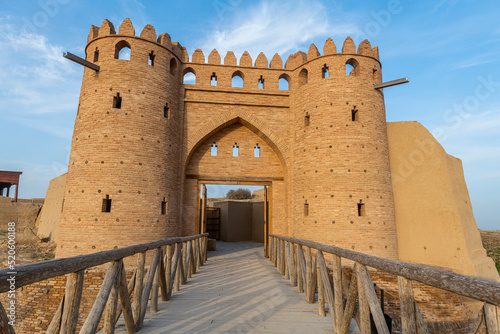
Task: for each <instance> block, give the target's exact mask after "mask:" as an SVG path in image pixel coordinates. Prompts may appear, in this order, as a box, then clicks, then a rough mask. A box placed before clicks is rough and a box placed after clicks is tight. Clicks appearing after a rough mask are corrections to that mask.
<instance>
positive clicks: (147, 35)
mask: <svg viewBox="0 0 500 334" xmlns="http://www.w3.org/2000/svg"><path fill="white" fill-rule="evenodd" d="M108 36H114V37H135V38H141V39H144V40H147V41H150V42H153V43H156V44H159V45H161V46H163V47H165V48H167V49H168V50H170V51H172V52H173V53H174V54H176V55H177V56H178V57H179V58H180V60H181V61H182V62H183V63H185V64H188V63H193V64H210V65H226V66H242V67H256V68H271V69H285V70H294V69H296V68H298V67H299V66H301V65H302V64H304V63H306V62H309V61H311V60H313V59H315V58H318V57H321V56H328V55H335V54H338V55H358V56H365V57H370V58H374V59H376V60H377V61H380V58H379V51H378V47H377V46H375V47H372V46H371V44H370V42H369V41H368V40H367V39H365V40H364V41H362V42H361V43H360V44H359V45H358V47H357V49H356V44H355V43H354V41H353V40H352V38H351V37H347V38H346V39H345V41H344V43H343V45H342V49H341V52H339V53H337V46H336V45H335V42H334V41H333V40H332V39H331V38H328V39H327V40H326V42H325V44H324V46H323V54H321V53H320V52H319V50H318V48H317V47H316V45H315V44H314V43H313V44H311V45H310V47H309V50H308V52H307V53H305V52H303V51H297V52H295V53H293V54H290V55H289V56H288V59H287V60H286V62H285V64H284V65H285V66H284V68H283V60H282V58H281V56H280V55H279V54H278V53H275V54H274V56H273V57H272V59H271V62H269V60H268V58H267V56H266V55H265V54H264V53H263V52H260V53H259V55H258V56H257V58H256V59H255V62H254V61H253V59H252V57H251V56H250V54H249V53H248V51H245V52H243V54H242V56H241V57H240V60H239V62H238V60H237V58H236V56H235V54H234V52H233V51H228V52H227V53H226V56H225V57H224V62H223V63H222V57H221V56H220V53H219V51H218V50H217V49H213V50H212V51H211V52H210V54H209V55H208V59H207V58H206V57H205V54H204V53H203V51H202V50H201V49H196V50H195V51H194V52H193V53H192V55H191V57H190V56H189V53H188V51H187V49H186V48H185V47H182V46H181V44H180V43H179V42H172V40H171V37H170V35H169V34H167V33H162V34H160V35H158V36H157V34H156V30H155V28H154V27H153V26H152V25H150V24H147V25H146V26H145V27H144V28H143V29H142V31H141V34H140V36H136V34H135V29H134V27H133V25H132V21H131V20H130V19H129V18H126V19H125V20H123V22H122V24H121V25H120V27H119V28H118V33H117V32H116V30H115V27H114V25H113V23H112V22H110V21H109V20H107V19H105V20H104V21H103V22H102V24H101V26H100V27H96V26H94V25H92V26H91V28H90V33H89V36H88V39H87V45H88V44H90V43H91V42H92V41H93V40H95V39H98V38H102V37H108Z"/></svg>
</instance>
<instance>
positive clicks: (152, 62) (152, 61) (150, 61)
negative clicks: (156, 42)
mask: <svg viewBox="0 0 500 334" xmlns="http://www.w3.org/2000/svg"><path fill="white" fill-rule="evenodd" d="M155 57H156V55H155V52H154V51H151V53H150V54H149V58H148V64H149V65H150V66H155Z"/></svg>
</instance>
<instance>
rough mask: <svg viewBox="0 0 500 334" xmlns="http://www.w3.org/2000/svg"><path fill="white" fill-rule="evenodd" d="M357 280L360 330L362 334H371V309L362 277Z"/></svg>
mask: <svg viewBox="0 0 500 334" xmlns="http://www.w3.org/2000/svg"><path fill="white" fill-rule="evenodd" d="M357 280H358V304H359V321H358V328H359V330H360V332H361V333H362V334H370V333H371V329H370V326H371V323H370V307H369V306H368V301H367V300H366V295H365V290H364V289H363V284H362V283H361V277H360V276H359V275H358V276H357Z"/></svg>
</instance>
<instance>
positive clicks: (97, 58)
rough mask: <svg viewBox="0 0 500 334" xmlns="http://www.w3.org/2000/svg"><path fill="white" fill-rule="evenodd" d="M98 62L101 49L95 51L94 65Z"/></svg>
mask: <svg viewBox="0 0 500 334" xmlns="http://www.w3.org/2000/svg"><path fill="white" fill-rule="evenodd" d="M98 61H99V49H98V48H95V51H94V63H96V62H98Z"/></svg>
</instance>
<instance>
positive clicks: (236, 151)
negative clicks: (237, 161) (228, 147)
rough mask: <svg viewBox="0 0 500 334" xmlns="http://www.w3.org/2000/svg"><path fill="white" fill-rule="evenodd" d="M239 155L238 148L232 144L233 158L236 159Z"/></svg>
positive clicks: (235, 144)
mask: <svg viewBox="0 0 500 334" xmlns="http://www.w3.org/2000/svg"><path fill="white" fill-rule="evenodd" d="M239 155H240V148H239V147H238V144H237V143H234V146H233V157H237V156H239Z"/></svg>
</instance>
